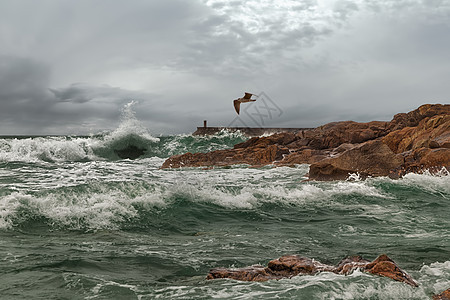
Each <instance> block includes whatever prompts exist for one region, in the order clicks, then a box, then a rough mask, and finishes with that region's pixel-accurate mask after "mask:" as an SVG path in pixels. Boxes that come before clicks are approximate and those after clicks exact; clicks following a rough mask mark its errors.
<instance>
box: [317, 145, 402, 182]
mask: <svg viewBox="0 0 450 300" xmlns="http://www.w3.org/2000/svg"><path fill="white" fill-rule="evenodd" d="M402 164H403V158H402V157H401V156H399V155H396V154H394V152H392V150H391V149H390V148H389V147H388V146H387V145H386V144H384V143H383V142H382V141H380V140H375V141H370V142H366V143H363V144H362V145H360V146H358V147H355V148H353V149H350V150H347V151H345V152H344V153H342V154H341V155H339V156H337V157H335V158H328V159H324V160H322V161H320V162H318V163H313V164H311V166H310V168H309V178H310V179H311V180H343V179H346V178H347V177H348V175H349V173H359V174H360V175H361V176H363V177H367V176H387V175H389V172H390V170H392V169H395V168H399V167H400V166H401V165H402Z"/></svg>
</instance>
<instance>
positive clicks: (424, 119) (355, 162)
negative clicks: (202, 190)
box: [161, 104, 450, 180]
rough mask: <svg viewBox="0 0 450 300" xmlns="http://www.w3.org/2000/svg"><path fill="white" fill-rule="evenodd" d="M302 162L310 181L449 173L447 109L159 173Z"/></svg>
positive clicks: (300, 137)
mask: <svg viewBox="0 0 450 300" xmlns="http://www.w3.org/2000/svg"><path fill="white" fill-rule="evenodd" d="M303 163H307V164H311V167H310V172H309V179H311V180H342V179H346V178H348V176H349V174H351V173H359V174H360V176H361V177H367V176H388V175H389V176H390V177H391V178H398V177H401V176H403V175H405V174H406V173H408V172H422V171H424V170H426V169H429V170H431V171H437V170H440V169H441V168H442V167H445V168H450V105H448V104H446V105H442V104H433V105H432V104H425V105H422V106H420V107H419V108H418V109H416V110H414V111H411V112H409V113H401V114H397V115H395V116H394V118H393V119H392V120H391V121H390V122H381V121H372V122H368V123H358V122H353V121H343V122H333V123H329V124H326V125H323V126H320V127H317V128H314V129H311V130H302V131H300V132H298V133H296V134H294V133H292V132H284V133H277V134H274V135H271V136H266V137H254V138H251V139H249V140H248V141H245V142H243V143H240V144H237V145H235V146H234V148H233V149H226V150H217V151H212V152H209V153H195V154H192V153H186V154H182V155H176V156H172V157H170V158H168V159H167V160H166V161H165V162H164V164H163V165H162V167H161V168H179V167H211V166H229V165H234V164H249V165H252V166H262V165H274V166H294V165H296V164H303Z"/></svg>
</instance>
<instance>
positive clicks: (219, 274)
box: [206, 254, 439, 299]
mask: <svg viewBox="0 0 450 300" xmlns="http://www.w3.org/2000/svg"><path fill="white" fill-rule="evenodd" d="M357 269H359V270H362V271H363V272H366V273H370V274H374V275H379V276H384V277H389V278H391V279H393V280H396V281H400V282H404V283H406V284H409V285H411V286H414V287H417V286H418V285H417V283H416V282H415V281H414V279H412V278H411V276H409V275H408V274H407V273H406V272H405V271H403V270H402V269H400V268H399V267H398V266H397V264H396V263H395V262H394V261H393V260H392V259H390V258H389V257H388V256H387V255H385V254H383V255H380V256H379V257H377V258H376V259H375V260H374V261H368V260H365V259H363V258H362V257H360V256H352V257H348V258H346V259H343V260H342V261H341V262H339V264H338V265H337V266H330V265H326V264H322V263H321V262H319V261H316V260H314V259H310V258H307V257H301V256H298V255H285V256H282V257H280V258H278V259H275V260H271V261H270V262H269V263H268V265H267V267H263V266H259V265H255V266H250V267H246V268H241V269H226V268H216V269H212V270H211V271H210V272H209V274H208V276H207V277H206V279H219V278H230V279H236V280H243V281H267V280H271V279H282V278H291V277H293V276H297V275H314V274H317V273H320V272H333V273H336V274H340V275H349V274H351V273H353V272H354V271H355V270H357ZM437 299H439V298H437Z"/></svg>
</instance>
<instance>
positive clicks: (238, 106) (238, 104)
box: [233, 93, 258, 114]
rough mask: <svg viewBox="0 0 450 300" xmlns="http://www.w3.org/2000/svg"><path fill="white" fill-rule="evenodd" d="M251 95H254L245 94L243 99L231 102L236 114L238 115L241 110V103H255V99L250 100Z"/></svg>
mask: <svg viewBox="0 0 450 300" xmlns="http://www.w3.org/2000/svg"><path fill="white" fill-rule="evenodd" d="M253 95H254V94H250V93H245V95H244V97H242V98H238V99H236V100H233V105H234V109H235V110H236V112H237V114H239V110H240V109H241V103H245V102H255V101H256V99H252V96H253ZM256 97H258V96H256Z"/></svg>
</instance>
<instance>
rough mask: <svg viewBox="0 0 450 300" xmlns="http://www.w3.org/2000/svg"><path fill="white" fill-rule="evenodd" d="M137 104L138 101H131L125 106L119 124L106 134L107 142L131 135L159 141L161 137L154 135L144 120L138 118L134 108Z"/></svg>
mask: <svg viewBox="0 0 450 300" xmlns="http://www.w3.org/2000/svg"><path fill="white" fill-rule="evenodd" d="M136 104H137V102H136V101H131V102H129V103H127V104H126V105H125V106H124V107H123V109H122V113H121V117H120V119H121V122H120V124H119V126H118V127H117V129H115V130H114V131H112V132H111V133H110V134H108V135H106V136H105V138H104V140H105V142H107V143H109V142H112V141H114V140H117V139H121V138H124V137H126V136H129V135H136V136H140V137H142V138H144V139H146V140H148V141H151V142H159V138H157V137H154V136H152V135H151V134H150V132H149V131H148V129H147V128H146V127H145V126H144V125H143V124H142V122H141V121H139V120H138V119H137V118H136V113H135V112H134V110H133V106H134V105H136Z"/></svg>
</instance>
